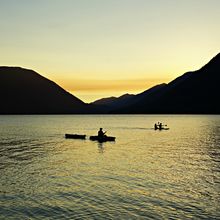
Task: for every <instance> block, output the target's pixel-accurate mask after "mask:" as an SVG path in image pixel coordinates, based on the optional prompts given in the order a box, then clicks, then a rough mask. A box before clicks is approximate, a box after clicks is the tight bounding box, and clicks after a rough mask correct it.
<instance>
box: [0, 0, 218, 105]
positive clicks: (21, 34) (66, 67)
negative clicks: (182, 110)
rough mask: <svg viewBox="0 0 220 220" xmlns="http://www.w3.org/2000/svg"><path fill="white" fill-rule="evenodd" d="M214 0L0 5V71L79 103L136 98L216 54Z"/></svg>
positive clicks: (30, 0)
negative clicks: (33, 74)
mask: <svg viewBox="0 0 220 220" xmlns="http://www.w3.org/2000/svg"><path fill="white" fill-rule="evenodd" d="M219 21H220V1H219V0H37V1H36V0H19V1H18V0H0V66H20V67H23V68H28V69H33V70H35V71H37V72H38V73H39V74H41V75H43V76H45V77H47V78H49V79H50V80H52V81H54V82H56V83H57V84H59V85H60V86H61V87H63V88H64V89H65V90H67V91H69V92H70V93H72V94H73V95H75V96H77V97H78V98H80V99H81V100H83V101H85V102H91V101H94V100H96V99H99V98H103V97H109V96H120V95H122V94H125V93H132V94H137V93H139V92H142V91H144V90H146V89H148V88H150V87H152V86H154V85H156V84H160V83H163V82H165V83H168V82H170V81H171V80H173V79H174V78H176V77H178V76H180V75H182V74H183V73H185V72H187V71H190V70H196V69H199V68H200V67H202V66H203V65H204V64H206V63H207V62H208V61H209V60H210V59H211V58H212V57H214V56H215V55H216V54H218V53H219V52H220V23H219Z"/></svg>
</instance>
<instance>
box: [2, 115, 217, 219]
mask: <svg viewBox="0 0 220 220" xmlns="http://www.w3.org/2000/svg"><path fill="white" fill-rule="evenodd" d="M1 117H2V116H0V119H1V120H2V121H3V122H4V123H0V133H1V136H0V168H1V169H0V176H1V178H0V210H1V211H0V219H8V215H10V217H11V219H18V218H19V219H43V218H45V219H78V218H81V219H104V218H105V219H152V218H157V219H218V218H219V216H220V210H219V198H220V195H219V187H220V185H219V184H220V169H219V164H220V163H219V162H220V159H219V155H220V132H219V128H220V127H219V126H220V117H219V116H213V117H210V116H158V115H157V116H146V115H143V116H130V115H129V116H117V115H114V116H106V117H105V116H43V117H41V116H37V117H35V116H33V117H32V116H29V117H27V118H26V117H25V116H21V117H22V119H24V121H21V119H20V118H19V116H18V117H12V118H11V117H8V116H5V117H2V118H1ZM97 117H98V118H97ZM1 120H0V121H1ZM156 120H160V121H166V122H167V123H168V124H169V125H170V126H171V128H172V129H170V130H169V132H155V131H154V130H153V129H144V128H145V127H146V128H147V127H150V126H151V125H152V124H153V123H154V122H155V121H156ZM97 121H98V122H99V123H100V126H99V127H106V128H107V129H108V130H111V132H112V133H113V134H114V136H116V137H117V142H115V143H114V142H106V143H98V142H92V141H90V140H85V141H79V140H66V139H65V138H64V137H63V134H65V133H66V132H68V131H72V130H74V131H75V132H76V133H84V132H85V133H86V134H92V133H93V131H94V130H96V129H97ZM14 124H15V125H14ZM9 125H10V126H9ZM42 125H44V126H42ZM13 126H15V127H13ZM42 127H43V128H42ZM18 128H19V129H18ZM125 128H126V129H125ZM142 128H143V129H142ZM101 155H102V156H101Z"/></svg>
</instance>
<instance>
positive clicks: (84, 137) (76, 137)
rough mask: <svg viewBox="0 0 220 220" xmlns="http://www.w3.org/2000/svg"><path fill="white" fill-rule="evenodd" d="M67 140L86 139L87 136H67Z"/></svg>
mask: <svg viewBox="0 0 220 220" xmlns="http://www.w3.org/2000/svg"><path fill="white" fill-rule="evenodd" d="M65 138H69V139H86V135H84V134H83V135H81V134H65Z"/></svg>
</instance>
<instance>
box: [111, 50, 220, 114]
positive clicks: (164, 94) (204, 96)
mask: <svg viewBox="0 0 220 220" xmlns="http://www.w3.org/2000/svg"><path fill="white" fill-rule="evenodd" d="M219 85H220V53H219V54H218V55H217V56H215V57H214V58H213V59H212V60H211V61H210V62H209V63H207V64H206V65H205V66H204V67H202V68H201V69H199V70H197V71H194V72H187V73H185V74H183V75H182V76H180V77H178V78H176V79H175V80H173V81H172V82H170V83H169V84H167V85H164V84H162V87H161V86H160V87H159V88H158V89H156V90H153V91H152V93H150V94H149V91H150V90H152V89H150V90H147V91H145V92H144V93H142V94H139V95H136V97H137V99H136V97H135V99H136V101H135V102H134V101H132V102H131V103H127V105H126V106H123V107H120V108H117V109H114V110H113V111H111V113H169V114H220V105H219V101H218V100H219V96H220V92H219V88H218V87H219ZM156 88H157V87H156Z"/></svg>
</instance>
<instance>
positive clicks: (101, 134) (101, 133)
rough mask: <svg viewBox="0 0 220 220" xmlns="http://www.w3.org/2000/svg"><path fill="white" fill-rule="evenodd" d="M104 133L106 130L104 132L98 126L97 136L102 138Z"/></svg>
mask: <svg viewBox="0 0 220 220" xmlns="http://www.w3.org/2000/svg"><path fill="white" fill-rule="evenodd" d="M105 133H106V131H105V132H104V131H103V130H102V128H100V129H99V131H98V137H100V138H103V137H104V136H105Z"/></svg>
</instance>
